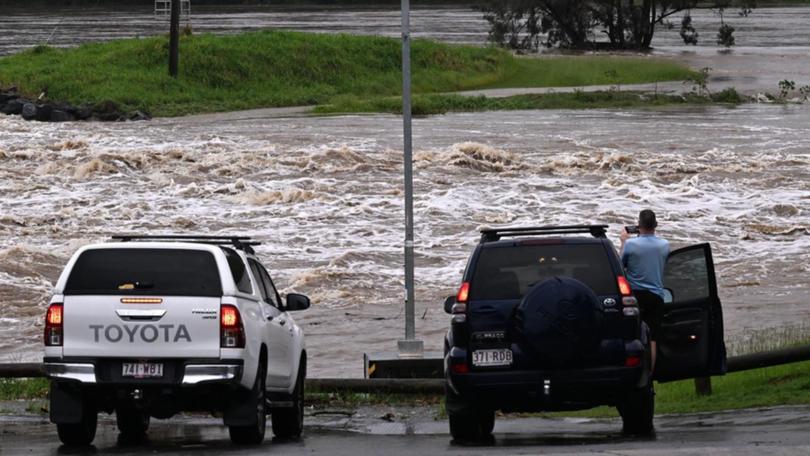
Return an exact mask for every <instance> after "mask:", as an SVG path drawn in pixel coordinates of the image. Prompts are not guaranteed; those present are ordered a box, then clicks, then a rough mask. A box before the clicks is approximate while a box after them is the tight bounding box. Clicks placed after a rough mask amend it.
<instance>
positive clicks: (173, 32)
mask: <svg viewBox="0 0 810 456" xmlns="http://www.w3.org/2000/svg"><path fill="white" fill-rule="evenodd" d="M181 1H182V0H172V4H171V10H170V19H169V22H170V25H169V76H171V77H173V78H176V77H177V64H178V61H179V60H180V57H179V53H180V50H179V49H180V8H181Z"/></svg>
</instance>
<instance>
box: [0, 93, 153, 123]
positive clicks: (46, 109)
mask: <svg viewBox="0 0 810 456" xmlns="http://www.w3.org/2000/svg"><path fill="white" fill-rule="evenodd" d="M0 113H3V114H7V115H19V116H22V118H23V119H25V120H36V121H40V122H72V121H76V120H90V121H103V122H120V121H125V120H149V119H151V116H150V115H149V114H147V113H145V112H142V111H135V112H133V113H126V112H122V111H121V110H120V109H118V106H116V104H115V103H112V102H107V103H98V104H95V105H93V104H84V105H81V106H74V105H71V104H69V103H63V102H57V101H50V100H48V99H47V95H46V94H45V93H43V94H42V95H40V96H39V98H38V99H31V98H27V97H25V96H23V95H22V94H20V93H19V91H18V90H17V88H16V87H11V88H9V89H7V90H3V89H2V88H0Z"/></svg>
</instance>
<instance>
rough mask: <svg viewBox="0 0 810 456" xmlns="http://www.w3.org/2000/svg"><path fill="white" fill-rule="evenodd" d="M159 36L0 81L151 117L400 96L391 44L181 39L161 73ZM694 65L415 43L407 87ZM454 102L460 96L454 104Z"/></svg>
mask: <svg viewBox="0 0 810 456" xmlns="http://www.w3.org/2000/svg"><path fill="white" fill-rule="evenodd" d="M167 47H168V40H167V38H166V37H153V38H148V39H129V40H120V41H113V42H107V43H93V44H86V45H83V46H80V47H78V48H73V49H56V48H51V47H46V46H39V47H36V48H33V49H31V50H28V51H25V52H22V53H20V54H16V55H13V56H9V57H5V58H0V86H11V85H14V86H17V87H19V88H20V90H21V91H23V92H24V93H26V94H28V95H31V96H34V97H36V96H37V95H39V94H40V93H41V92H43V91H47V96H48V97H49V98H50V99H52V100H58V101H65V102H69V103H73V104H94V105H97V104H101V103H114V104H115V105H117V106H118V107H119V108H120V109H121V110H124V111H134V110H141V111H146V112H149V113H151V114H152V115H157V116H177V115H184V114H192V113H200V112H217V111H227V110H239V109H251V108H261V107H284V106H302V105H322V104H323V105H333V106H335V105H339V104H340V103H339V102H340V100H345V99H351V98H354V99H363V100H366V101H368V100H372V101H373V103H374V104H382V105H386V104H390V102H389V101H385V98H386V97H396V96H397V95H399V94H401V82H400V81H401V79H400V78H401V73H400V71H401V51H400V43H399V41H398V40H395V39H391V38H382V37H372V36H352V35H328V34H309V33H299V32H282V31H259V32H251V33H243V34H239V35H231V36H214V35H208V34H206V35H191V36H184V37H183V38H182V40H181V49H180V77H179V78H178V79H176V80H175V79H172V78H170V77H169V76H168V74H167V69H166V63H167V49H168V48H167ZM691 75H693V72H692V71H691V70H690V69H689V68H687V67H685V66H683V65H681V64H678V63H676V62H673V61H669V60H664V59H654V58H646V57H638V58H631V57H610V56H602V57H600V56H582V57H555V58H539V59H538V58H520V57H516V56H513V55H512V54H510V53H508V52H506V51H503V50H500V49H495V48H482V47H475V46H459V45H450V44H443V43H438V42H434V41H427V40H415V41H414V43H413V90H414V93H416V94H422V95H426V94H438V93H446V92H454V91H462V90H474V89H486V88H504V87H558V86H580V85H593V84H632V83H644V82H657V81H672V80H683V79H685V78H688V77H690V76H691ZM457 104H458V103H457Z"/></svg>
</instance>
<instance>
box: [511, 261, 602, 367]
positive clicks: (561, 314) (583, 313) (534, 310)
mask: <svg viewBox="0 0 810 456" xmlns="http://www.w3.org/2000/svg"><path fill="white" fill-rule="evenodd" d="M601 323H602V315H601V308H600V307H599V303H598V300H597V298H596V295H595V294H594V293H593V291H592V290H591V289H590V288H589V287H588V286H587V285H585V284H584V283H582V282H580V281H578V280H576V279H572V278H568V277H554V278H551V279H547V280H545V281H543V282H540V283H538V284H537V285H535V286H533V287H532V288H530V289H529V291H528V292H527V293H526V295H525V296H524V297H523V300H522V301H521V302H520V304H518V306H517V307H516V308H515V310H514V314H513V324H512V328H511V329H512V341H513V342H515V343H517V344H519V345H520V348H521V349H522V351H523V352H525V353H526V354H528V355H531V356H532V357H533V358H534V361H535V362H537V363H538V364H542V365H543V366H544V367H570V366H574V365H577V364H581V363H582V362H583V361H584V360H585V359H587V358H588V357H589V355H593V354H594V353H595V352H596V351H597V350H598V348H599V341H600V339H601V336H600V333H601Z"/></svg>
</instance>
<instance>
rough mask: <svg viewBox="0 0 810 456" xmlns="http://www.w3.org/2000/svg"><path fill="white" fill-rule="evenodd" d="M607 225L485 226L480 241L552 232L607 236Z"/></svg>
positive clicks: (551, 233) (549, 233)
mask: <svg viewBox="0 0 810 456" xmlns="http://www.w3.org/2000/svg"><path fill="white" fill-rule="evenodd" d="M607 228H608V226H607V225H563V226H530V227H525V228H487V229H483V230H481V242H482V243H484V242H495V241H498V240H500V239H501V238H503V237H514V236H549V235H553V234H581V233H589V234H590V235H591V236H593V237H595V238H604V237H607Z"/></svg>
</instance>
